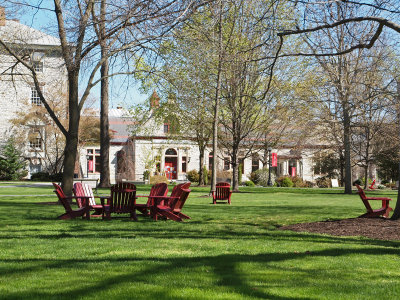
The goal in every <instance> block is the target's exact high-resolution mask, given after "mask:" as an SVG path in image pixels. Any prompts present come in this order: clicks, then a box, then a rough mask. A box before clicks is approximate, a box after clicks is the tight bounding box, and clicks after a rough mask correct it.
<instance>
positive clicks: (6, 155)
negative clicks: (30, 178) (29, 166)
mask: <svg viewBox="0 0 400 300" xmlns="http://www.w3.org/2000/svg"><path fill="white" fill-rule="evenodd" d="M1 155H2V157H0V179H1V180H19V179H22V178H23V177H25V176H26V175H28V171H27V170H25V167H26V162H25V160H24V158H23V157H22V153H21V151H19V150H18V149H17V148H16V146H15V142H14V140H13V139H9V140H8V141H7V143H6V144H5V145H4V146H3V147H2V149H1Z"/></svg>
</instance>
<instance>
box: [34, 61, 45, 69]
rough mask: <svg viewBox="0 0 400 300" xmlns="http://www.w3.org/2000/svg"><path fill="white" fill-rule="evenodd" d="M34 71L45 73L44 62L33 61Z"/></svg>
mask: <svg viewBox="0 0 400 300" xmlns="http://www.w3.org/2000/svg"><path fill="white" fill-rule="evenodd" d="M32 65H33V69H34V70H35V72H43V62H42V61H33V62H32Z"/></svg>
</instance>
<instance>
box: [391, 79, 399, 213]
mask: <svg viewBox="0 0 400 300" xmlns="http://www.w3.org/2000/svg"><path fill="white" fill-rule="evenodd" d="M396 81H397V95H396V106H397V107H396V109H397V114H396V115H397V126H398V136H399V137H400V106H399V105H400V80H398V79H397V78H396ZM398 180H399V186H398V188H397V201H396V206H395V208H394V211H393V215H392V217H391V219H392V220H398V219H400V201H399V199H400V162H399V179H398Z"/></svg>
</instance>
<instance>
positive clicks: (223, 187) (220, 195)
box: [215, 182, 231, 200]
mask: <svg viewBox="0 0 400 300" xmlns="http://www.w3.org/2000/svg"><path fill="white" fill-rule="evenodd" d="M230 189H231V185H230V184H229V183H228V182H218V183H217V184H216V185H215V199H218V200H227V199H229V195H230Z"/></svg>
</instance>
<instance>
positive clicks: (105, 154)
mask: <svg viewBox="0 0 400 300" xmlns="http://www.w3.org/2000/svg"><path fill="white" fill-rule="evenodd" d="M100 15H101V22H100V35H101V37H100V38H101V42H100V46H101V58H104V57H107V52H108V49H107V41H106V40H105V34H106V32H105V31H106V30H105V15H106V0H102V1H101V8H100ZM108 72H109V62H108V59H106V60H105V61H104V62H103V64H102V65H101V69H100V74H101V95H100V97H101V112H100V161H101V170H100V184H99V186H100V187H110V130H109V121H108V106H109V100H108Z"/></svg>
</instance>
